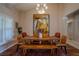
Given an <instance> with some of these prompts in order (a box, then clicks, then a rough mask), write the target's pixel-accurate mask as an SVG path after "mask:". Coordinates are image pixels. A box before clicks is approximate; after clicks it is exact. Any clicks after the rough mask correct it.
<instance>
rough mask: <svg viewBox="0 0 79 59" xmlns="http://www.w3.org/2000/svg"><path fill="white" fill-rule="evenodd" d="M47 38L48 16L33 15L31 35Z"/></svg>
mask: <svg viewBox="0 0 79 59" xmlns="http://www.w3.org/2000/svg"><path fill="white" fill-rule="evenodd" d="M39 33H41V34H42V37H47V36H49V15H48V14H33V35H34V36H35V37H39Z"/></svg>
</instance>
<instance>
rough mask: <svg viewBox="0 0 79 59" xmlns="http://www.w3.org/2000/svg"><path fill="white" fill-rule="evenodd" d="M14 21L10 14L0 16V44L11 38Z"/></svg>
mask: <svg viewBox="0 0 79 59" xmlns="http://www.w3.org/2000/svg"><path fill="white" fill-rule="evenodd" d="M13 31H14V22H13V18H12V17H11V16H0V45H1V44H4V43H6V42H9V41H10V40H12V38H13V36H14V32H13Z"/></svg>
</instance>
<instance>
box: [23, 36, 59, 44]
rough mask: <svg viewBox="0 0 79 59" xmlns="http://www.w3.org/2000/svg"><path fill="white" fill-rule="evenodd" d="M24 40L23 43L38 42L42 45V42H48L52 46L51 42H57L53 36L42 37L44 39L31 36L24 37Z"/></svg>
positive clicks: (57, 39)
mask: <svg viewBox="0 0 79 59" xmlns="http://www.w3.org/2000/svg"><path fill="white" fill-rule="evenodd" d="M24 40H25V42H26V41H30V42H33V41H39V43H40V44H41V43H42V41H50V42H51V44H52V43H53V42H57V41H59V38H57V37H55V36H52V37H44V38H38V37H31V36H29V37H25V38H24Z"/></svg>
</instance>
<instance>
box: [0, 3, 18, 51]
mask: <svg viewBox="0 0 79 59" xmlns="http://www.w3.org/2000/svg"><path fill="white" fill-rule="evenodd" d="M0 15H8V16H12V17H13V19H14V22H18V13H17V11H16V10H15V9H13V8H9V7H6V6H5V5H4V4H0ZM14 30H15V29H14ZM14 44H15V39H14V40H13V41H11V42H8V43H7V44H4V45H1V46H0V52H3V51H4V50H6V49H8V48H9V47H11V46H13V45H14Z"/></svg>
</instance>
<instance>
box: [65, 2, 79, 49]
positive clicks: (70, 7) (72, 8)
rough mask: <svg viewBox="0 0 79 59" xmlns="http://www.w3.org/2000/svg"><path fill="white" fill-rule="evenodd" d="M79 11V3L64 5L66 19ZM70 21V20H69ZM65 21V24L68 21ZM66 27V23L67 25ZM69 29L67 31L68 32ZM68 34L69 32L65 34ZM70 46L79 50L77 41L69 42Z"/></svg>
mask: <svg viewBox="0 0 79 59" xmlns="http://www.w3.org/2000/svg"><path fill="white" fill-rule="evenodd" d="M77 9H79V3H72V4H71V3H67V4H65V5H64V17H65V16H67V15H69V14H71V13H72V12H74V11H76V10H77ZM67 20H69V19H67ZM67 20H65V22H66V21H67ZM65 25H66V23H65ZM66 30H67V29H65V31H66ZM65 33H66V34H67V32H65ZM68 44H70V45H72V46H74V47H76V48H78V49H79V43H78V42H77V41H76V40H68Z"/></svg>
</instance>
